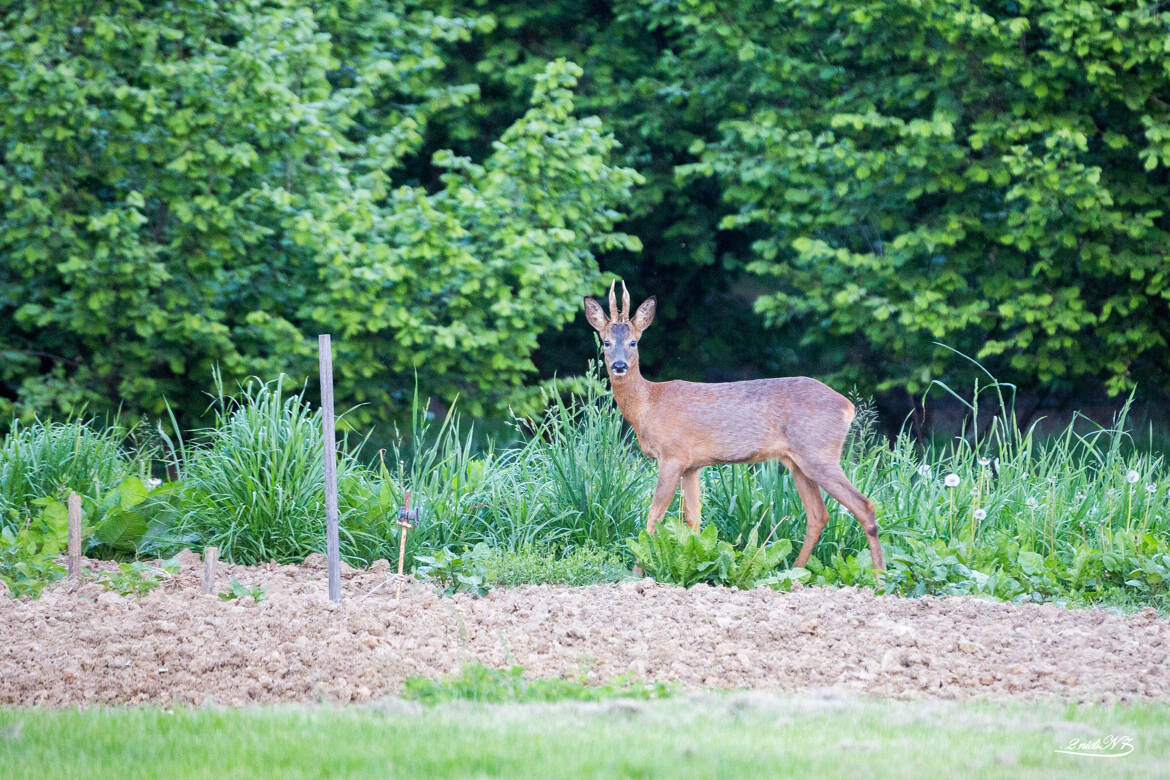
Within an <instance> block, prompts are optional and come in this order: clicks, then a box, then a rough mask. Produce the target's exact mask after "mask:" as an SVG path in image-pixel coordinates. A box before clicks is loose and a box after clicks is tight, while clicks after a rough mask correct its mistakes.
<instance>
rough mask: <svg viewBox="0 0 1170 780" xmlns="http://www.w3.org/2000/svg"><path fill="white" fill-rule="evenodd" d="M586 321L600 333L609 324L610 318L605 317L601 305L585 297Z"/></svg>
mask: <svg viewBox="0 0 1170 780" xmlns="http://www.w3.org/2000/svg"><path fill="white" fill-rule="evenodd" d="M585 319H587V320H589V324H590V325H592V326H593V327H594V328H595V329H596V330H597V331H599V332H600V331H602V330H604V329H605V326H606V325H608V324H609V318H608V317H606V316H605V310H604V309H602V308H601V304H600V303H598V302H597V301H595V300H593V299H592V298H590V297H588V296H586V297H585Z"/></svg>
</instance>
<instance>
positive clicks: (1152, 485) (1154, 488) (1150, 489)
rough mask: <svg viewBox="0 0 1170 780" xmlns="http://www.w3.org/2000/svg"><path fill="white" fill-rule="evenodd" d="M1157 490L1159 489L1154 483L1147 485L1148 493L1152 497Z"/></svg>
mask: <svg viewBox="0 0 1170 780" xmlns="http://www.w3.org/2000/svg"><path fill="white" fill-rule="evenodd" d="M1157 489H1158V486H1157V485H1155V484H1153V483H1152V482H1151V483H1150V484H1149V485H1146V492H1147V493H1149V494H1150V495H1151V496H1152V495H1154V491H1155V490H1157Z"/></svg>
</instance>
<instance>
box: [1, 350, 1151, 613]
mask: <svg viewBox="0 0 1170 780" xmlns="http://www.w3.org/2000/svg"><path fill="white" fill-rule="evenodd" d="M934 387H935V389H936V391H941V392H944V393H947V394H950V395H953V396H955V397H956V398H960V399H961V400H962V401H963V403H965V404H966V405H967V409H968V421H967V424H966V425H965V426H964V428H963V429H962V430H961V431H960V433H959V435H958V436H955V437H954V438H953V439H951V440H949V441H947V442H944V443H942V444H933V445H925V446H924V445H922V444H920V443H919V442H917V441H916V440H915V439H913V438H912V437H911V436H910V435H908V434H907V433H905V432H904V433H903V434H902V435H899V436H898V437H897V438H896V439H895V440H894V441H893V442H892V443H890V442H886V441H885V440H884V439H882V438H881V437H879V436H878V435H877V434H876V426H875V424H874V423H875V418H874V415H873V413H872V410H871V409H870V408H869V407H867V406H866V405H865V404H862V403H859V404H858V409H859V412H858V415H857V419H856V420H855V424H854V428H853V430H852V431H851V433H850V438H849V440H848V444H847V448H846V454H845V459H844V467H845V470H846V473H847V474H848V475H849V477H850V479H851V480H852V481H853V483H854V484H855V485H856V486H857V487H858V488H859V489H860V490H861V491H862V492H864V493H865V494H866V495H868V496H869V497H870V498H872V499H873V501H874V503H875V504H876V506H877V513H878V523H879V526H880V528H881V538H882V542H883V545H884V547H885V550H886V553H887V561H888V562H889V564H890V574H889V575H888V577H887V579H886V583H887V585H886V587H887V589H888V590H896V591H899V592H903V593H911V594H913V593H923V592H941V593H947V592H952V593H954V592H978V593H989V594H992V595H995V596H998V597H1001V598H1035V599H1040V598H1064V597H1067V596H1068V595H1069V594H1080V595H1081V596H1083V597H1084V598H1085V599H1087V600H1095V599H1109V600H1110V601H1112V602H1114V603H1127V604H1131V605H1136V604H1141V603H1157V604H1159V605H1162V606H1164V605H1165V604H1166V603H1167V600H1168V599H1170V510H1168V509H1167V505H1168V504H1170V475H1168V474H1167V469H1166V464H1165V462H1164V460H1163V457H1162V456H1161V455H1158V454H1155V453H1154V452H1153V451H1151V450H1149V449H1143V448H1141V447H1140V446H1137V444H1136V443H1135V442H1134V441H1133V439H1132V436H1131V434H1130V433H1129V432H1128V429H1127V414H1128V409H1129V407H1128V404H1127V405H1126V406H1125V407H1123V409H1122V410H1121V413H1120V414H1119V415H1118V417H1117V419H1116V420H1114V421H1113V423H1112V424H1111V425H1109V426H1101V425H1097V424H1095V423H1092V422H1091V421H1089V420H1086V419H1084V418H1081V417H1078V418H1076V419H1074V420H1073V422H1072V423H1070V424H1069V425H1068V426H1067V427H1066V428H1065V429H1063V430H1062V431H1060V432H1059V433H1058V434H1055V435H1048V436H1046V437H1043V438H1040V437H1038V436H1037V435H1036V425H1035V424H1033V425H1031V426H1027V427H1021V426H1020V425H1019V421H1018V419H1017V418H1016V416H1015V412H1014V398H1013V392H1014V388H1013V387H1012V386H1011V385H1008V384H1004V383H999V382H996V381H995V380H994V378H993V377H990V376H989V375H988V376H987V377H986V381H981V382H980V383H977V384H976V385H975V387H974V392H973V393H972V394H971V395H970V396H969V397H968V396H962V395H960V394H959V393H957V392H955V391H953V390H952V389H951V388H950V387H948V386H947V385H945V384H943V383H936V384H935V386H934ZM577 388H578V392H576V393H574V394H568V393H565V392H558V391H557V390H556V389H555V387H554V389H553V390H552V391H550V393H549V395H548V398H547V400H548V403H547V407H546V410H545V412H544V413H543V414H541V415H539V416H538V417H536V418H534V419H517V420H514V426H515V428H516V430H517V432H518V433H519V442H518V443H517V444H515V445H512V446H509V447H507V448H504V449H499V450H498V449H496V448H495V447H494V446H493V445H492V444H491V443H490V442H489V443H488V444H486V445H483V446H480V445H477V444H476V435H475V431H474V429H473V428H472V427H471V426H467V425H465V424H464V423H463V422H462V421H461V419H460V416H459V414H458V412H457V411H456V410H455V408H454V407H453V408H452V409H451V410H450V411H448V413H447V414H446V415H445V416H444V417H443V418H442V419H440V420H434V419H431V415H430V414H429V413H428V412H427V410H426V404H425V403H423V402H422V401H421V400H420V399H419V398H418V396H417V394H416V397H415V402H414V404H413V407H412V414H411V418H410V421H409V425H408V426H407V428H406V430H405V431H401V432H400V431H396V432H395V436H394V440H393V442H392V443H391V445H390V447H389V448H388V450H386V451H384V452H383V453H381V456H380V457H379V459H378V460H376V461H375V462H374V463H373V464H371V465H369V466H367V465H364V464H362V463H360V462H359V461H358V459H357V456H356V452H357V451H358V448H357V447H354V448H349V447H347V446H345V445H344V444H343V446H342V448H341V453H340V455H339V459H338V477H339V482H340V500H341V506H340V510H341V534H342V538H341V542H342V553H343V555H345V556H346V558H347V559H348V560H349V561H351V562H352V563H357V564H361V563H368V562H370V561H372V560H374V559H375V558H379V557H388V558H391V559H396V557H397V550H398V534H399V533H400V530H399V527H398V525H397V522H396V511H397V509H398V507H399V506H401V504H402V503H403V501H404V498H405V492H406V490H410V491H411V503H412V506H414V507H415V508H417V509H418V510H419V517H418V521H417V523H416V524H415V525H416V527H415V528H414V529H413V530H412V531H411V533H410V536H409V538H408V546H407V552H408V561H409V560H410V559H412V558H413V556H414V554H415V553H423V554H426V552H429V551H433V550H435V549H437V548H441V547H444V546H451V547H454V548H460V547H467V546H472V545H474V544H476V543H478V542H486V543H487V544H488V545H489V546H491V547H492V548H494V549H496V550H498V551H510V552H512V553H521V552H523V551H526V550H527V551H530V550H531V549H534V548H539V549H542V550H548V551H550V552H551V554H553V555H556V556H571V555H576V554H578V553H580V552H582V551H601V552H607V553H610V554H616V555H621V556H624V557H625V560H626V561H627V562H630V560H629V554H628V552H627V549H626V545H625V540H626V539H627V538H628V537H631V536H634V535H635V534H636V532H637V531H638V530H639V529H641V528H642V527H643V524H644V523H645V519H646V512H647V510H648V507H649V503H650V497H651V494H652V492H653V489H654V484H655V481H656V465H655V464H654V462H653V461H652V460H650V459H648V458H646V457H644V456H643V455H642V453H641V452H640V451H639V448H638V446H637V443H636V440H635V437H634V435H633V432H632V430H631V429H630V428H629V426H628V425H627V424H626V423H625V422H624V421H623V420H622V418H621V415H620V413H619V411H618V409H617V407H616V406H615V405H614V402H613V399H612V396H611V394H610V393H609V391H608V388H607V387H606V386H605V384H604V382H603V381H602V379H601V378H600V377H599V376H598V370H597V368H596V367H594V369H593V370H592V372H591V374H590V376H589V377H587V378H586V380H585V381H584V382H579V383H577ZM214 408H215V410H216V411H215V420H214V424H213V425H212V426H211V427H210V428H208V429H207V430H205V431H202V432H199V434H198V436H197V438H196V440H195V441H194V442H193V443H191V444H190V445H189V446H184V447H183V448H182V450H181V452H180V453H176V454H175V456H174V460H175V465H177V467H178V469H179V475H180V477H181V479H180V484H179V485H178V486H177V487H178V489H175V490H169V491H163V493H162V495H163V498H160V499H159V500H165V501H168V502H170V503H171V506H170V510H171V511H170V512H169V513H162V514H161V515H160V516H164V517H167V518H169V520H168V522H169V524H170V526H169V528H168V529H166V530H167V531H168V532H169V534H163V535H162V538H164V539H169V540H171V542H172V543H191V544H193V545H194V546H196V547H199V546H203V545H216V546H218V547H219V548H220V551H221V555H222V556H223V557H224V558H225V559H226V560H231V561H236V562H248V563H250V562H259V561H268V560H277V561H298V560H301V559H303V558H304V556H305V555H307V554H308V553H310V552H320V551H322V550H323V548H324V491H323V487H322V484H323V466H322V463H321V424H320V423H321V421H320V414H319V412H317V411H314V410H313V409H312V408H311V406H310V405H309V404H308V403H307V401H306V400H305V398H304V395H303V393H293V394H290V393H287V392H286V391H285V389H284V388H283V384H282V380H277V381H275V382H271V383H261V382H259V381H256V380H254V381H253V382H251V383H249V384H248V385H246V386H245V387H244V388H242V389H241V391H240V393H239V394H238V395H237V396H235V397H228V396H226V395H225V394H224V392H223V389H222V387H219V388H218V391H217V397H216V401H215V403H214ZM989 418H990V419H989ZM124 436H125V434H124V432H121V431H119V430H118V429H116V428H113V429H108V430H101V429H99V428H97V427H95V426H93V425H92V424H91V423H83V422H79V421H71V422H68V423H60V424H57V423H43V424H42V423H38V424H37V425H34V426H30V427H28V428H21V427H14V429H13V431H12V433H11V434H10V435H9V436H8V437H7V438H6V439H5V441H4V443H3V445H2V446H0V509H2V510H3V512H4V514H3V520H4V522H5V523H6V524H11V523H13V522H15V518H18V517H19V516H20V514H21V512H25V511H27V506H28V502H29V501H30V500H32V499H34V498H38V497H41V496H45V495H50V496H54V495H55V496H58V497H60V496H61V495H63V493H64V492H66V491H67V490H69V489H75V490H79V491H80V492H85V491H89V492H90V493H94V494H95V495H96V494H101V493H103V492H105V491H108V490H109V489H110V488H112V487H113V486H114V485H116V484H117V483H118V482H119V480H120V479H121V478H122V477H123V476H124V475H125V474H126V473H127V471H128V470H131V469H134V468H139V469H142V468H144V466H143V465H142V463H143V461H142V460H141V458H138V459H135V458H134V457H132V456H130V455H128V454H127V452H126V450H124V449H123V448H122V446H121V441H122V440H123V438H124ZM703 500H704V505H703V518H704V522H705V523H707V524H713V525H715V526H716V527H717V528H718V530H719V533H720V534H721V535H722V536H723V537H724V538H725V539H728V540H729V541H733V542H734V541H736V540H737V539H742V538H745V537H746V536H747V533H748V532H749V531H750V530H751V529H752V528H755V527H756V526H757V525H759V526H760V527H761V530H760V533H761V534H767V533H769V532H771V533H772V538H774V539H790V540H792V541H793V542H795V543H797V545H796V546H799V542H800V540H801V539H802V538H803V535H804V530H805V524H806V519H805V514H804V508H803V506H802V504H801V502H800V500H799V497H798V495H797V493H796V491H795V489H794V487H793V484H792V480H791V478H790V476H789V475H788V474H787V473H786V472H785V471H784V470H783V469H782V468H781V467H780V466H779V465H778V464H776V463H764V464H759V465H754V466H744V465H725V466H715V467H711V468H708V469H705V470H704V474H703ZM680 503H681V502H680V501H679V500H678V499H677V498H676V500H675V502H674V503H673V504H672V505H671V507H670V509H669V510H668V511H669V512H671V513H676V514H677V513H679V512H680V511H681V507H680ZM826 503H827V506H828V510H829V522H828V525H827V526H826V528H825V531H824V533H823V535H822V538H821V541H820V544H819V545H818V546H817V547H816V548H815V550H814V553H813V558H812V560H811V561H810V563H809V568H810V570H811V571H812V573H813V575H814V578H815V581H818V582H876V581H875V580H873V578H872V573H870V572H867V569H868V565H867V563H866V561H867V560H868V549H867V545H866V543H865V538H864V535H863V534H862V533H861V530H860V528H859V526H858V524H857V522H856V520H855V519H854V518H853V517H852V515H850V514H849V513H848V512H847V511H845V510H844V509H843V508H842V507H841V506H840V505H839V504H837V502H835V501H833V500H829V501H827V502H826ZM773 529H774V530H773ZM159 538H160V537H159V536H158V535H155V536H153V537H152V538H151V540H150V541H151V542H152V543H154V544H155V551H161V549H160V545H158V539H159ZM140 549H141V548H140Z"/></svg>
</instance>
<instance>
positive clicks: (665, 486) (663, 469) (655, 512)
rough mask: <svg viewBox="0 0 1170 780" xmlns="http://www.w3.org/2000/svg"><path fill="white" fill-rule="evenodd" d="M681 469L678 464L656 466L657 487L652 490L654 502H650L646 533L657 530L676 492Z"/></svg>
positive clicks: (660, 463)
mask: <svg viewBox="0 0 1170 780" xmlns="http://www.w3.org/2000/svg"><path fill="white" fill-rule="evenodd" d="M682 475H683V468H682V466H681V465H680V464H678V463H669V462H667V463H662V462H659V464H658V486H657V487H656V488H654V500H652V501H651V502H650V516H649V517H648V518H647V519H646V533H648V534H653V533H654V531H655V530H656V529H657V528H658V521H660V520H661V519H662V516H663V515H665V514H666V510H667V508H669V507H670V502H671V501H673V500H674V494H675V493H676V492H677V491H678V481H679V480H680V479H681V478H682Z"/></svg>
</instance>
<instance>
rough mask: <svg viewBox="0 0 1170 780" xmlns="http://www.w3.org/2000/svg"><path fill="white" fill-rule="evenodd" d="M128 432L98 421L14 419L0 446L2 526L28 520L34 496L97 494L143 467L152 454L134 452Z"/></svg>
mask: <svg viewBox="0 0 1170 780" xmlns="http://www.w3.org/2000/svg"><path fill="white" fill-rule="evenodd" d="M129 434H130V431H127V430H126V429H124V428H121V427H119V426H116V425H114V426H104V427H103V426H100V425H98V424H97V423H96V422H95V421H93V420H81V419H73V420H69V421H67V422H41V421H37V422H35V423H33V424H32V425H28V426H22V425H20V423H19V422H14V423H13V424H12V429H11V430H10V432H9V433H8V435H7V436H6V437H5V438H4V440H3V444H2V446H0V527H3V528H13V527H15V526H18V525H21V524H23V523H24V522H26V521H27V519H28V517H29V516H30V515H31V514H32V513H33V510H32V505H31V503H30V502H32V501H33V500H34V499H38V498H46V497H47V498H54V499H57V500H59V501H64V500H65V498H66V497H67V496H68V495H69V492H70V491H76V492H77V493H78V494H79V495H83V496H90V497H94V498H96V497H98V496H101V495H104V494H105V493H107V492H108V491H109V490H110V489H112V488H113V487H114V486H115V485H117V484H118V483H119V482H120V481H121V480H122V479H124V478H125V477H126V476H128V475H129V474H131V473H134V472H135V471H141V470H143V469H144V468H145V466H144V465H143V464H144V462H145V460H148V459H149V454H148V453H147V454H145V455H144V456H143V457H134V456H132V455H131V453H130V452H129V451H128V450H127V449H126V448H125V446H124V444H125V442H126V440H127V437H128V436H129Z"/></svg>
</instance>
